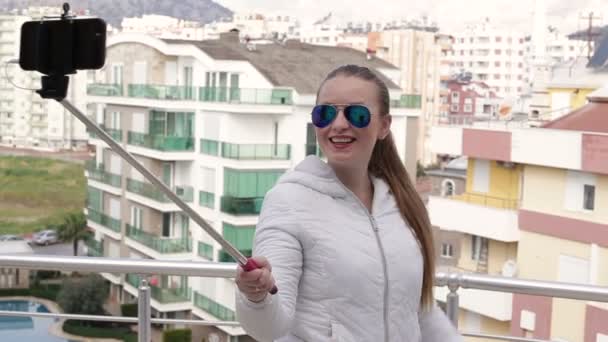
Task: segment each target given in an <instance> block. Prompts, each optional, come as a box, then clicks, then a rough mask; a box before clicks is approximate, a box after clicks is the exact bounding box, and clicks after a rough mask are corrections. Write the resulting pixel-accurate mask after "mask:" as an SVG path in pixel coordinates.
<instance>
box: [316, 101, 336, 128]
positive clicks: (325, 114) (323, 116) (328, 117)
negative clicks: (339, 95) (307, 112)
mask: <svg viewBox="0 0 608 342" xmlns="http://www.w3.org/2000/svg"><path fill="white" fill-rule="evenodd" d="M336 114H337V112H336V108H335V107H333V106H328V105H318V106H315V107H314V108H313V110H312V123H313V124H314V125H315V126H317V127H319V128H323V127H327V125H329V124H330V123H331V122H332V121H334V119H335V118H336Z"/></svg>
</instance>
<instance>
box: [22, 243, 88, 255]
mask: <svg viewBox="0 0 608 342" xmlns="http://www.w3.org/2000/svg"><path fill="white" fill-rule="evenodd" d="M31 246H32V249H33V250H34V253H36V254H41V255H67V256H73V255H74V251H73V249H72V248H73V247H72V244H71V243H57V244H54V245H48V246H38V245H36V244H32V245H31ZM78 255H79V256H84V255H85V254H84V243H83V242H82V241H81V242H79V243H78Z"/></svg>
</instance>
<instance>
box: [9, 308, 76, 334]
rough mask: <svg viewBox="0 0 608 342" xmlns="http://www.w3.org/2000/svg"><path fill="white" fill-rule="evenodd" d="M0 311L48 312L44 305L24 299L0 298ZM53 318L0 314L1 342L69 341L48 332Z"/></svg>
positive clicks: (53, 320)
mask: <svg viewBox="0 0 608 342" xmlns="http://www.w3.org/2000/svg"><path fill="white" fill-rule="evenodd" d="M0 310H2V311H22V312H49V310H48V309H47V308H46V306H44V305H42V304H40V303H36V302H30V301H26V300H8V301H4V300H0ZM53 323H55V319H54V318H38V317H2V316H0V340H1V341H2V342H29V341H36V342H69V341H68V340H66V339H63V338H59V337H55V336H53V335H51V333H50V332H49V328H50V326H51V325H53Z"/></svg>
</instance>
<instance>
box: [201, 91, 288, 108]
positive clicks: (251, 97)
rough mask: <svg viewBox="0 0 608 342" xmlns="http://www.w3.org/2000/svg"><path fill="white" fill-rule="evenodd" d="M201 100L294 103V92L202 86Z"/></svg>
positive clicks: (273, 103)
mask: <svg viewBox="0 0 608 342" xmlns="http://www.w3.org/2000/svg"><path fill="white" fill-rule="evenodd" d="M198 94H199V95H198V100H199V101H201V102H227V103H241V104H264V105H292V104H293V92H292V91H291V90H289V89H245V88H209V87H200V88H199V92H198Z"/></svg>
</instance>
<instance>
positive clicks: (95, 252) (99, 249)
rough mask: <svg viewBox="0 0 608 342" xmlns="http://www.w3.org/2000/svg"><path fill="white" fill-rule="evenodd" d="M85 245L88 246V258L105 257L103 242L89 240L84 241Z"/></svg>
mask: <svg viewBox="0 0 608 342" xmlns="http://www.w3.org/2000/svg"><path fill="white" fill-rule="evenodd" d="M84 245H85V246H87V256H90V257H103V241H97V240H95V239H93V238H89V239H86V240H84Z"/></svg>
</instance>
